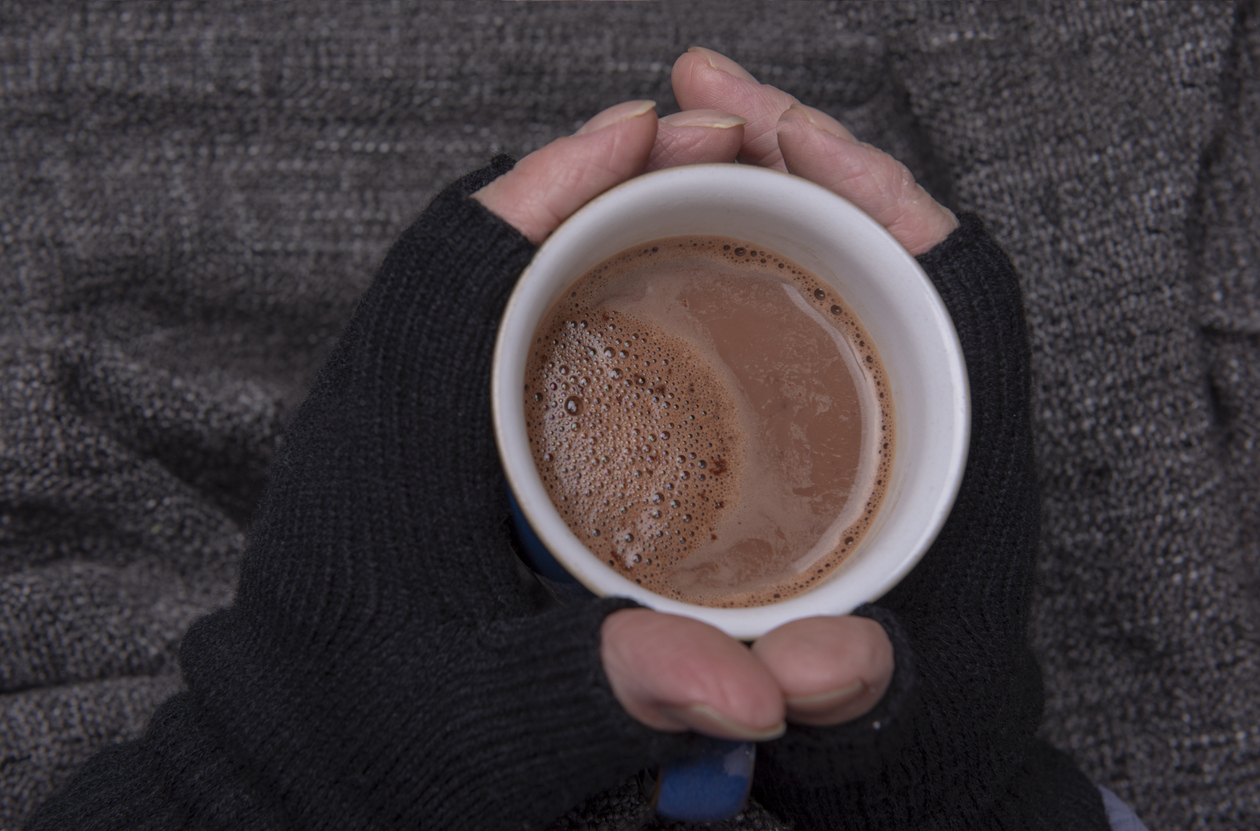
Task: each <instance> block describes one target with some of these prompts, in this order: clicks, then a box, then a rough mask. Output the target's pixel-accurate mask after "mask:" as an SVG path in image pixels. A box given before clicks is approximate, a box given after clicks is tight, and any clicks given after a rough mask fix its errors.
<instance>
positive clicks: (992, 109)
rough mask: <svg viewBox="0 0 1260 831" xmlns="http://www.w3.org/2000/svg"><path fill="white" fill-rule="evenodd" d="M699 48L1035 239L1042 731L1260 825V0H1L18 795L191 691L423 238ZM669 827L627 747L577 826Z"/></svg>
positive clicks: (1127, 788)
mask: <svg viewBox="0 0 1260 831" xmlns="http://www.w3.org/2000/svg"><path fill="white" fill-rule="evenodd" d="M691 44H702V45H705V46H709V47H712V48H715V49H718V50H720V51H722V52H725V53H726V54H729V55H731V56H732V57H734V58H735V59H736V60H739V61H740V62H741V63H743V65H744V66H746V67H747V68H748V69H749V70H750V71H752V72H753V73H754V74H756V75H757V76H758V77H759V78H761V79H762V80H764V81H767V82H770V83H774V84H776V85H778V86H780V87H782V88H783V89H786V90H788V91H789V92H792V93H794V94H796V95H797V96H798V97H800V98H801V99H802V100H804V101H806V102H808V103H811V104H814V105H816V106H819V107H821V108H823V109H825V110H828V111H830V112H831V113H833V114H834V115H836V116H837V117H839V118H841V119H842V120H844V121H846V122H847V123H848V124H849V125H850V126H851V127H852V128H853V130H854V132H855V133H857V134H858V135H859V137H861V138H863V139H864V140H866V141H869V142H872V143H873V144H876V145H878V146H881V147H883V148H885V149H888V150H889V151H891V152H892V153H894V154H895V155H897V156H898V157H900V158H901V159H902V160H903V161H905V162H906V163H907V164H908V165H909V166H910V168H911V169H912V170H913V171H914V172H915V173H916V175H918V176H919V178H920V181H922V182H924V183H925V184H926V185H927V186H928V188H929V190H931V191H932V192H933V193H934V194H936V195H937V196H938V197H939V198H941V199H942V201H944V202H946V203H947V204H949V205H951V206H952V207H955V208H959V209H964V210H970V211H976V212H978V213H979V214H981V215H982V216H983V217H984V218H985V219H986V221H987V222H988V223H989V224H990V227H991V228H993V229H994V231H995V233H996V234H997V235H998V236H999V237H1000V238H1001V240H1002V241H1003V244H1004V245H1005V246H1006V248H1007V250H1008V251H1009V253H1010V254H1011V256H1012V258H1013V259H1014V261H1015V263H1016V265H1017V266H1018V267H1019V269H1020V271H1021V273H1022V279H1023V281H1024V289H1025V292H1026V303H1027V308H1028V314H1029V318H1030V322H1031V331H1032V338H1033V360H1034V369H1035V374H1036V382H1035V383H1036V388H1035V396H1034V397H1035V401H1036V412H1035V425H1036V428H1037V430H1038V441H1039V447H1038V452H1039V461H1040V466H1041V468H1040V469H1041V478H1042V486H1043V494H1044V529H1045V533H1044V550H1043V551H1042V554H1041V561H1040V586H1039V591H1038V594H1037V600H1036V605H1035V608H1034V611H1033V622H1032V624H1033V625H1032V628H1033V631H1034V633H1035V638H1036V646H1037V649H1038V651H1039V653H1040V656H1041V659H1042V665H1043V667H1044V671H1045V677H1046V684H1047V691H1048V703H1047V708H1046V714H1045V719H1044V727H1043V730H1044V734H1045V735H1046V736H1047V737H1048V738H1049V739H1050V740H1051V741H1053V742H1054V743H1056V744H1057V745H1058V746H1060V747H1062V748H1063V749H1065V750H1067V751H1068V752H1070V753H1071V754H1072V755H1073V756H1074V757H1075V758H1076V760H1077V761H1078V763H1079V764H1080V765H1081V766H1082V767H1083V768H1084V770H1085V771H1086V772H1087V773H1088V774H1089V775H1090V776H1091V777H1093V779H1094V780H1095V781H1097V782H1099V783H1101V784H1104V785H1106V786H1108V787H1109V788H1111V789H1112V790H1114V791H1116V792H1117V793H1119V794H1120V795H1121V796H1122V797H1123V798H1124V799H1125V800H1126V801H1128V802H1129V803H1130V804H1131V805H1133V807H1134V808H1135V809H1136V810H1137V812H1138V814H1139V815H1140V816H1141V817H1142V818H1143V819H1144V820H1145V822H1146V823H1147V824H1148V825H1149V827H1150V828H1151V829H1152V831H1161V830H1162V829H1168V830H1171V829H1188V828H1238V829H1242V828H1256V827H1260V636H1258V632H1257V629H1258V627H1260V574H1258V571H1257V565H1258V563H1260V556H1258V555H1257V552H1258V546H1260V542H1258V540H1260V537H1258V535H1257V532H1258V531H1260V522H1258V518H1260V513H1258V508H1260V446H1258V445H1257V442H1258V441H1260V144H1258V143H1257V139H1256V138H1255V137H1256V136H1258V135H1260V73H1258V72H1257V67H1258V66H1260V15H1258V14H1257V9H1256V6H1255V4H1254V3H1252V2H1242V3H1224V2H1222V3H1190V2H1164V3H1159V2H1146V3H1123V4H1118V3H1110V2H1098V3H1080V2H1075V0H1073V1H1072V2H1068V0H1061V2H1054V3H1047V4H1040V3H1032V2H1026V3H1002V4H997V3H992V4H972V3H928V2H893V3H884V4H874V3H847V4H845V3H821V2H818V3H815V2H808V3H807V2H778V3H740V2H721V3H717V2H708V3H689V4H681V3H680V4H668V3H484V4H483V3H469V2H449V3H433V2H430V3H421V4H411V5H407V4H399V3H384V2H382V3H379V4H376V5H355V6H350V5H349V4H344V3H341V2H334V1H333V0H305V1H304V2H277V3H270V4H261V3H237V4H229V3H227V2H220V3H204V4H197V3H189V2H175V3H167V4H162V5H156V4H149V3H141V2H128V3H110V2H95V1H94V0H87V1H86V2H81V3H77V4H74V5H72V6H71V5H69V4H50V3H43V2H36V0H30V2H26V3H21V2H17V3H14V2H0V251H2V252H3V254H2V256H0V828H3V829H17V828H18V827H20V824H21V821H22V818H23V817H24V816H25V815H26V814H27V813H28V812H29V811H30V810H31V809H32V807H33V806H35V805H36V804H38V803H39V802H40V801H41V800H43V799H45V798H47V796H48V795H49V794H50V793H51V792H52V791H53V790H54V789H55V788H57V787H58V786H59V785H61V784H63V783H64V782H66V781H67V779H68V778H69V777H70V776H72V775H73V774H74V772H75V770H76V769H77V768H78V766H79V765H80V764H82V762H83V761H84V760H85V759H86V758H87V757H88V756H90V755H91V754H93V753H95V752H96V751H97V750H99V749H100V748H102V747H104V746H106V745H108V744H110V743H113V742H118V741H122V740H125V739H127V738H130V737H133V736H135V735H137V734H138V733H139V732H140V731H141V730H142V729H143V728H144V725H145V723H146V720H147V718H148V716H149V714H150V713H151V712H152V710H153V709H154V707H155V706H156V705H157V704H158V703H159V702H160V701H161V700H162V699H163V698H165V697H166V696H168V695H169V694H171V693H172V692H173V691H174V690H176V689H177V688H178V686H179V679H178V668H177V666H176V663H175V659H174V656H175V654H176V649H177V646H178V644H179V640H180V636H181V634H182V633H183V631H184V630H185V628H186V627H187V626H188V624H189V623H190V622H191V621H192V620H193V619H195V618H196V617H198V616H199V615H201V614H203V613H205V612H207V611H209V610H211V609H213V608H215V607H216V606H219V605H221V604H223V603H225V602H227V601H228V600H229V599H230V597H231V593H232V587H233V582H234V569H235V563H236V560H237V557H238V555H239V554H240V552H241V548H242V544H243V539H244V534H245V532H246V528H247V524H248V521H249V517H250V512H251V508H252V506H253V504H254V501H255V499H256V498H257V497H258V495H259V492H260V489H261V487H262V485H263V482H264V480H265V477H266V473H267V467H268V462H269V460H270V458H271V455H272V452H273V450H274V448H275V447H276V445H277V443H278V442H279V441H280V440H281V437H282V433H283V428H284V424H285V420H286V418H287V417H288V415H289V414H290V413H292V412H293V409H294V407H295V406H296V405H297V404H298V403H299V402H300V401H301V399H302V397H303V394H304V390H305V387H306V384H307V383H308V382H309V381H310V379H311V377H312V373H313V372H314V371H315V370H316V369H317V367H318V366H319V364H320V362H321V360H322V358H323V356H324V355H325V354H326V352H327V350H328V348H329V347H330V345H331V344H332V342H333V341H334V339H335V338H336V336H337V334H338V330H339V327H340V326H341V325H342V324H343V322H344V321H345V320H346V319H347V317H348V315H349V313H350V311H351V309H352V307H353V304H354V302H355V298H356V296H357V295H358V293H359V292H360V291H361V290H362V289H363V288H364V287H365V285H366V283H367V280H368V279H369V277H370V275H371V273H372V270H373V268H374V266H375V264H376V263H377V261H378V260H379V258H380V257H381V256H382V254H383V253H384V251H385V249H386V247H387V245H388V244H389V243H390V241H391V240H392V239H393V237H395V236H396V235H397V234H398V233H399V232H401V231H402V229H403V228H404V227H406V225H407V224H408V223H409V221H410V220H411V219H412V218H413V217H414V216H415V215H416V214H417V213H418V212H419V211H420V210H421V209H422V208H423V206H424V205H425V204H426V202H427V200H428V199H429V197H430V196H432V195H433V194H434V193H435V192H436V190H437V189H438V188H439V187H441V186H442V185H443V184H445V183H446V182H448V181H450V180H451V179H453V178H454V177H456V176H457V175H459V174H461V173H463V172H465V171H467V170H469V169H472V168H473V167H477V166H480V165H482V164H483V163H484V162H485V161H486V160H487V159H488V158H489V157H490V156H491V155H492V154H494V153H498V152H509V153H513V154H517V155H520V154H524V153H527V152H529V151H530V150H532V149H534V148H536V147H538V146H540V145H542V144H543V143H545V142H547V141H549V140H550V139H552V138H554V137H556V136H559V135H561V134H564V133H566V132H569V131H571V130H572V129H573V128H574V127H575V126H576V125H577V124H579V123H580V122H581V121H582V120H584V119H585V118H586V117H588V116H590V115H591V114H593V113H594V112H596V111H597V110H599V109H600V108H602V107H605V106H607V105H610V104H612V103H615V102H617V101H620V100H624V99H628V98H654V99H655V100H657V101H658V102H659V103H660V107H661V110H662V112H668V111H671V109H672V108H673V107H674V102H673V98H672V95H671V93H670V88H669V71H670V66H671V64H672V62H673V60H674V58H675V57H676V56H677V55H678V54H680V53H681V51H682V50H684V49H685V48H686V47H687V46H689V45H691ZM741 822H742V825H741V826H740V827H745V828H749V827H759V828H776V827H778V824H777V823H776V821H775V820H774V818H773V817H770V816H768V815H767V814H765V812H764V811H761V810H760V809H759V808H757V806H755V805H754V806H751V807H750V809H749V812H748V814H747V816H745V817H743V818H742V820H741ZM657 825H659V823H657V822H656V821H654V820H653V819H652V818H651V816H650V814H649V813H648V812H647V810H646V809H645V808H644V806H643V804H642V802H641V800H639V798H638V795H637V792H636V791H635V789H634V788H633V787H632V786H631V785H627V786H626V787H625V788H624V789H622V790H621V791H618V792H615V793H612V794H609V795H604V796H601V797H599V798H597V799H595V800H593V801H592V802H591V803H589V804H588V805H586V806H581V807H579V808H578V809H576V810H575V811H574V812H573V813H572V814H571V815H569V816H568V817H566V818H565V819H564V820H562V821H561V822H560V824H559V827H562V828H609V829H613V828H616V829H632V828H633V829H639V828H646V827H656V826H657ZM732 827H734V825H732Z"/></svg>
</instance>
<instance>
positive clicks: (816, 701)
mask: <svg viewBox="0 0 1260 831" xmlns="http://www.w3.org/2000/svg"><path fill="white" fill-rule="evenodd" d="M865 691H866V684H865V683H863V682H861V681H854V682H853V683H852V684H849V685H848V686H846V687H840V688H839V689H835V690H829V691H827V692H823V693H816V694H814V695H798V696H795V697H793V698H785V699H784V700H783V703H785V704H787V706H789V707H795V708H797V709H801V710H813V711H819V710H827V709H830V708H832V707H839V706H840V705H841V704H848V703H849V702H850V701H853V700H854V699H855V698H857V697H858V696H860V695H861V694H862V693H863V692H865Z"/></svg>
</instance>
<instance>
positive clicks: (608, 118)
mask: <svg viewBox="0 0 1260 831" xmlns="http://www.w3.org/2000/svg"><path fill="white" fill-rule="evenodd" d="M655 107H656V102H655V101H626V102H624V103H622V104H617V105H616V106H612V107H609V108H608V109H606V110H604V111H603V112H601V113H599V114H597V115H596V116H595V117H594V118H592V119H591V120H590V121H588V122H586V123H585V124H583V125H582V126H581V127H580V128H578V131H577V132H576V133H574V134H573V135H575V136H584V135H586V134H587V133H594V132H596V131H597V130H602V129H604V128H605V127H611V126H613V125H614V124H620V123H621V122H623V121H629V120H630V119H632V118H638V117H639V116H641V115H643V114H644V113H646V112H647V111H648V110H651V109H653V108H655Z"/></svg>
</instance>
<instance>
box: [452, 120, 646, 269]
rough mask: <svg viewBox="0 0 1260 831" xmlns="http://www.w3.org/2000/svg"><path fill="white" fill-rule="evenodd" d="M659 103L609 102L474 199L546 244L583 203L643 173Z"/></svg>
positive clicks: (531, 154) (526, 233) (536, 240)
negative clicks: (589, 118)
mask: <svg viewBox="0 0 1260 831" xmlns="http://www.w3.org/2000/svg"><path fill="white" fill-rule="evenodd" d="M655 106H656V104H655V102H652V101H626V102H624V103H622V104H617V105H616V106H614V107H609V108H608V109H606V110H604V111H603V112H601V113H599V114H598V115H596V116H595V117H594V118H592V119H591V120H590V121H588V122H586V123H585V124H583V125H582V127H581V129H579V130H578V131H577V132H576V133H574V134H573V135H571V136H565V137H564V138H559V139H556V140H555V141H553V142H551V143H550V144H548V145H547V146H546V147H543V148H541V149H540V150H535V151H534V152H533V153H530V154H529V155H528V156H526V157H525V158H523V159H521V160H520V161H519V162H517V164H516V166H515V167H514V168H512V170H510V171H508V172H507V173H505V174H503V175H502V176H500V177H499V178H498V179H495V180H494V181H493V182H491V183H490V184H488V185H486V186H485V187H484V188H482V189H481V190H479V191H477V192H476V193H474V194H473V198H474V199H476V200H477V201H478V202H480V203H481V204H483V205H485V206H486V208H488V209H489V210H490V212H491V213H493V214H495V215H497V216H498V217H499V218H500V219H502V220H503V221H505V222H507V223H508V224H509V225H511V226H512V227H514V228H515V229H516V230H518V231H520V232H521V235H522V236H524V237H525V238H526V239H528V240H529V241H530V242H532V243H534V244H535V245H537V244H538V243H541V242H542V241H543V240H544V239H546V238H547V235H548V234H550V233H551V232H552V231H554V230H555V229H556V226H558V225H559V224H560V223H561V222H564V221H565V220H566V219H568V218H569V215H570V214H572V213H573V212H574V211H576V210H577V209H578V208H580V207H582V206H583V205H585V204H586V203H587V202H589V201H590V200H592V199H594V198H595V197H596V196H599V195H600V194H601V193H603V192H604V191H606V190H608V189H609V188H611V187H613V186H614V185H619V184H621V183H622V182H624V181H626V180H627V179H630V178H632V177H634V176H637V175H639V174H640V173H642V172H643V169H644V167H645V166H646V165H647V160H648V156H649V154H650V153H651V152H652V144H653V142H655V140H656V112H655V111H654V108H655Z"/></svg>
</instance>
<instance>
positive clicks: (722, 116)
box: [661, 110, 748, 130]
mask: <svg viewBox="0 0 1260 831" xmlns="http://www.w3.org/2000/svg"><path fill="white" fill-rule="evenodd" d="M661 123H662V124H668V125H669V126H670V127H712V128H715V129H718V130H729V129H730V128H732V127H738V126H740V125H741V124H747V123H748V121H747V120H746V119H743V118H740V117H739V116H737V115H732V114H731V113H724V112H722V111H721V110H683V111H682V112H680V113H674V114H673V115H667V116H665V117H664V118H662V119H661Z"/></svg>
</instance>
